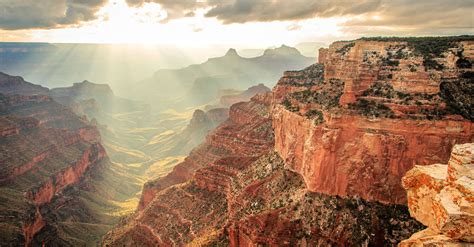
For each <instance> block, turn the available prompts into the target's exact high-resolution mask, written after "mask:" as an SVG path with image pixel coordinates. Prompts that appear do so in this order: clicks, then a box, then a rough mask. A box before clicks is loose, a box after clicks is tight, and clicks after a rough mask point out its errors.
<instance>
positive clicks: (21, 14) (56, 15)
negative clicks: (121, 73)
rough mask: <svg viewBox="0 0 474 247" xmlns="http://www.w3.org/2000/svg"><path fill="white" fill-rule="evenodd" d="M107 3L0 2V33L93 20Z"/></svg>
mask: <svg viewBox="0 0 474 247" xmlns="http://www.w3.org/2000/svg"><path fill="white" fill-rule="evenodd" d="M107 2H108V0H41V1H38V0H1V1H0V29H5V30H15V29H31V28H44V29H50V28H56V27H62V26H70V25H77V24H80V23H81V22H84V21H91V20H94V19H95V18H97V17H96V12H97V11H98V10H99V9H100V8H101V7H102V6H103V5H105V4H106V3H107Z"/></svg>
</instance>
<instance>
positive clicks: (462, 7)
mask: <svg viewBox="0 0 474 247" xmlns="http://www.w3.org/2000/svg"><path fill="white" fill-rule="evenodd" d="M375 16H376V18H374V17H375ZM344 26H346V27H360V28H364V27H365V28H378V27H385V28H397V27H398V28H402V27H403V28H404V29H406V30H408V29H413V30H415V31H417V30H418V31H420V30H422V29H424V30H443V29H444V30H449V29H457V30H463V29H464V30H465V31H468V32H469V31H470V32H471V33H472V32H473V31H474V1H472V0H467V1H466V0H450V1H444V0H431V1H409V0H394V1H384V2H383V3H382V4H381V5H380V7H379V8H378V9H377V10H376V11H374V12H371V13H368V14H367V15H366V16H363V17H362V18H359V19H351V20H349V21H348V22H346V23H345V24H344Z"/></svg>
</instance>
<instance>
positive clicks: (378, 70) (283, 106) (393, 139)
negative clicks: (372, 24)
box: [272, 40, 474, 204]
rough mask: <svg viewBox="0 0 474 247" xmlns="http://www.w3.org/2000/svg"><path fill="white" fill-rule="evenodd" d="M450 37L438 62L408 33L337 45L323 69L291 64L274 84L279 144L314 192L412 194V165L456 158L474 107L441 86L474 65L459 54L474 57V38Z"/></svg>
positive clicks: (389, 199) (468, 135)
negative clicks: (406, 186)
mask: <svg viewBox="0 0 474 247" xmlns="http://www.w3.org/2000/svg"><path fill="white" fill-rule="evenodd" d="M449 44H450V48H449V49H446V50H445V51H444V52H443V53H442V55H440V56H439V57H434V58H432V61H436V63H437V64H438V65H439V66H442V67H436V68H431V67H425V65H426V66H428V65H427V63H426V61H423V59H424V58H423V57H422V56H421V55H419V54H418V53H417V51H416V50H415V49H414V48H413V47H412V46H411V45H410V44H409V43H407V42H392V41H387V42H386V41H364V40H358V41H354V42H336V43H335V44H333V45H331V46H330V47H329V50H328V54H327V55H326V56H327V57H326V58H325V60H324V64H321V65H320V66H321V70H316V69H314V68H308V69H306V70H303V71H301V72H291V73H286V74H285V76H284V77H283V78H282V79H280V81H279V83H278V85H277V86H276V87H275V89H274V99H273V102H274V107H273V112H272V119H273V127H274V129H275V149H276V150H277V151H278V153H279V154H280V155H281V157H282V158H283V159H284V160H285V161H286V162H287V164H288V166H289V167H290V168H291V169H292V170H294V171H297V172H298V173H300V174H301V175H303V177H304V180H305V182H306V184H307V185H308V187H309V189H310V190H312V191H316V192H323V193H327V194H333V195H341V196H354V195H357V196H361V197H362V198H364V199H366V200H373V201H380V202H384V203H397V204H404V203H406V195H405V192H404V190H403V188H402V186H401V183H400V179H401V177H402V176H403V175H404V174H405V173H406V172H407V171H408V170H409V169H411V168H412V167H413V166H414V165H428V164H432V163H443V162H447V160H448V158H449V153H450V150H451V147H452V146H453V145H454V144H456V143H465V142H470V141H471V140H472V139H473V134H474V133H473V132H474V130H473V127H474V126H473V124H472V122H471V120H470V118H471V115H469V113H467V114H465V113H464V112H463V111H462V110H460V109H459V108H456V107H455V106H449V105H448V104H449V102H450V100H449V99H448V98H447V97H445V96H446V95H447V94H449V92H445V91H443V90H441V88H442V85H444V83H446V82H447V81H451V80H454V81H457V82H458V83H459V84H461V85H462V83H463V81H464V79H463V78H464V77H465V76H466V75H468V74H470V73H471V71H472V67H469V68H466V67H462V66H459V63H457V61H459V60H460V59H466V58H467V59H470V60H473V59H474V57H472V51H473V50H474V42H473V41H463V42H457V43H456V42H454V43H449ZM430 61H431V60H430ZM322 70H323V71H324V72H322ZM468 78H469V79H467V81H469V80H470V81H472V79H473V78H472V77H470V76H468ZM459 84H458V85H459ZM466 93H467V92H466ZM468 97H472V96H468Z"/></svg>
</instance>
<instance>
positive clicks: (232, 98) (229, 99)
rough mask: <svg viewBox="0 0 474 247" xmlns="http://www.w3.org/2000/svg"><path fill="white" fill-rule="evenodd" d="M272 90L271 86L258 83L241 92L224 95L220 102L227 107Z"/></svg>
mask: <svg viewBox="0 0 474 247" xmlns="http://www.w3.org/2000/svg"><path fill="white" fill-rule="evenodd" d="M270 91H271V90H270V88H268V87H266V86H265V85H263V84H258V85H256V86H252V87H249V88H248V89H247V90H245V91H243V92H241V93H239V94H231V95H224V96H222V97H221V98H220V103H221V104H222V105H223V106H225V107H230V106H231V105H233V104H236V103H239V102H245V101H249V100H250V98H252V97H253V96H254V95H256V94H259V93H266V92H270Z"/></svg>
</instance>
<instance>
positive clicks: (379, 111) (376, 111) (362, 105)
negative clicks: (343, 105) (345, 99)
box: [349, 99, 395, 118]
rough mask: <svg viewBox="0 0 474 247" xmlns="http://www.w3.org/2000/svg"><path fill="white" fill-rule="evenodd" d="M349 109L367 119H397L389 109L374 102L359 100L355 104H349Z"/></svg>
mask: <svg viewBox="0 0 474 247" xmlns="http://www.w3.org/2000/svg"><path fill="white" fill-rule="evenodd" d="M349 109H352V110H355V111H357V112H358V113H359V114H361V115H364V116H367V117H385V118H395V114H394V113H393V111H392V110H391V109H390V108H389V107H387V106H386V105H384V104H383V103H379V102H376V101H374V100H366V99H358V100H357V101H356V102H355V103H351V104H349Z"/></svg>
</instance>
